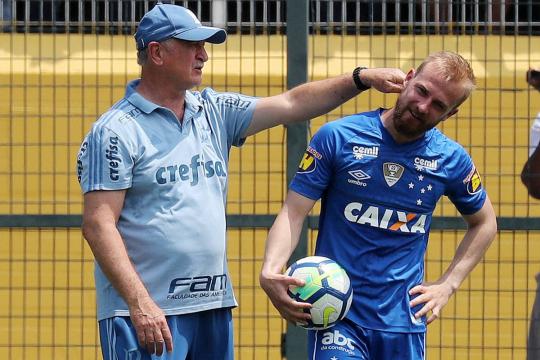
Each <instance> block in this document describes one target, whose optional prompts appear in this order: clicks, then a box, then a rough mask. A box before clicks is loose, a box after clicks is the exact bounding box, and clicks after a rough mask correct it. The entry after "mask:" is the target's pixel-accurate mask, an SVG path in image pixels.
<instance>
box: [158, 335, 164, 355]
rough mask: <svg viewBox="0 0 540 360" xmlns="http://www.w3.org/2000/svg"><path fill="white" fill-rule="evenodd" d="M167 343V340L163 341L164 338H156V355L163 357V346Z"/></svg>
mask: <svg viewBox="0 0 540 360" xmlns="http://www.w3.org/2000/svg"><path fill="white" fill-rule="evenodd" d="M164 343H165V340H163V338H162V337H159V336H157V337H156V355H157V356H161V354H163V344H164Z"/></svg>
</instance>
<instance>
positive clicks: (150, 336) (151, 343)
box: [146, 329, 156, 354]
mask: <svg viewBox="0 0 540 360" xmlns="http://www.w3.org/2000/svg"><path fill="white" fill-rule="evenodd" d="M146 351H148V353H149V354H153V353H154V352H155V351H156V342H155V340H154V332H153V331H152V329H147V330H146Z"/></svg>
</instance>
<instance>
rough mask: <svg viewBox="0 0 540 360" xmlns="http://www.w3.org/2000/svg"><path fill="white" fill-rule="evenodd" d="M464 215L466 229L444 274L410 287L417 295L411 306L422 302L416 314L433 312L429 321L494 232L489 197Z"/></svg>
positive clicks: (478, 259)
mask: <svg viewBox="0 0 540 360" xmlns="http://www.w3.org/2000/svg"><path fill="white" fill-rule="evenodd" d="M464 219H465V221H466V222H467V226H468V230H467V232H466V233H465V236H464V237H463V240H461V242H460V244H459V246H458V248H457V250H456V254H455V255H454V259H453V260H452V263H451V264H450V266H449V267H448V269H447V270H446V271H445V273H444V274H443V276H442V277H441V278H440V279H439V280H437V281H436V282H434V283H425V284H422V285H417V286H415V287H413V288H412V289H411V290H410V295H418V296H417V297H416V298H414V299H413V300H412V301H411V304H410V305H411V307H414V306H416V305H418V304H422V303H423V304H425V305H424V306H423V307H422V309H420V310H419V311H418V312H417V313H416V314H415V317H416V318H420V317H422V316H424V315H426V314H428V313H429V312H430V311H431V312H432V313H431V316H429V318H428V319H427V323H428V324H429V323H431V322H433V321H434V320H435V319H437V318H438V317H439V316H440V313H441V310H442V308H443V307H444V306H445V305H446V304H447V303H448V300H449V299H450V297H451V296H452V295H453V294H454V292H456V290H457V289H458V288H459V286H460V285H461V283H462V282H463V280H465V278H466V277H467V276H468V275H469V273H470V272H471V271H472V270H473V268H474V267H475V266H476V264H478V262H479V261H480V259H482V257H483V256H484V253H485V252H486V250H487V248H488V247H489V245H490V244H491V242H492V241H493V239H494V238H495V234H496V233H497V219H496V217H495V211H494V210H493V206H492V205H491V201H490V200H489V198H486V202H485V203H484V206H483V207H482V209H480V210H479V211H478V212H476V213H475V214H473V215H467V216H464Z"/></svg>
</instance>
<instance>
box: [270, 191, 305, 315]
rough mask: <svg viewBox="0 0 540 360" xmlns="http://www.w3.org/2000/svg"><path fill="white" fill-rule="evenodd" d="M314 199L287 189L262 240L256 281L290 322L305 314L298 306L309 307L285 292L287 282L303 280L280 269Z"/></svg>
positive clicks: (295, 282)
mask: <svg viewBox="0 0 540 360" xmlns="http://www.w3.org/2000/svg"><path fill="white" fill-rule="evenodd" d="M313 205H315V201H314V200H311V199H308V198H306V197H304V196H302V195H300V194H298V193H296V192H294V191H289V193H288V194H287V198H286V200H285V203H284V204H283V207H282V208H281V211H280V212H279V214H278V216H277V217H276V220H275V221H274V224H273V225H272V228H271V229H270V231H269V233H268V237H267V239H266V251H265V255H264V263H263V266H262V270H261V274H260V276H259V282H260V284H261V287H262V288H263V290H264V291H265V292H266V294H267V295H268V297H269V298H270V300H271V301H272V304H274V306H275V307H276V309H277V310H278V311H279V313H280V314H281V316H283V318H285V319H287V320H289V321H292V322H293V323H298V322H305V320H307V319H309V315H308V314H305V313H304V312H303V311H302V309H304V308H308V307H310V305H308V304H305V303H300V302H297V301H294V300H293V299H291V298H290V297H289V296H288V295H287V288H288V287H289V285H295V286H302V285H304V283H303V281H301V280H298V279H295V278H292V277H289V276H285V275H283V274H282V273H281V272H282V271H283V268H284V267H285V265H286V264H287V260H288V259H289V257H290V256H291V254H292V252H293V251H294V249H295V248H296V246H297V245H298V240H299V238H300V232H301V231H302V225H303V223H304V220H305V218H306V216H307V214H308V213H309V211H310V210H311V209H312V208H313Z"/></svg>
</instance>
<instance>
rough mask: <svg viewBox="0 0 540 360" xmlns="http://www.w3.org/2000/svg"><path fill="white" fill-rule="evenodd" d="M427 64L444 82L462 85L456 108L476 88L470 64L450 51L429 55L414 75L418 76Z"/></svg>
mask: <svg viewBox="0 0 540 360" xmlns="http://www.w3.org/2000/svg"><path fill="white" fill-rule="evenodd" d="M427 64H433V66H435V68H436V70H438V72H439V74H440V75H442V77H443V79H444V80H445V81H448V82H450V81H451V82H457V83H463V87H464V91H465V93H464V95H463V98H462V99H461V100H460V101H459V102H458V104H457V105H456V107H457V106H459V105H460V104H461V103H463V102H464V101H465V100H466V99H467V98H468V97H469V95H470V94H471V92H472V91H473V90H474V88H475V87H476V77H475V76H474V72H473V69H472V67H471V64H469V62H468V61H467V60H465V59H464V58H463V56H461V55H459V54H456V53H454V52H451V51H438V52H435V53H433V54H430V55H429V56H428V57H427V58H426V59H425V60H424V61H423V62H422V64H420V66H419V67H418V69H417V70H416V75H418V74H420V73H421V72H422V71H423V70H424V68H425V67H426V65H427Z"/></svg>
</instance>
